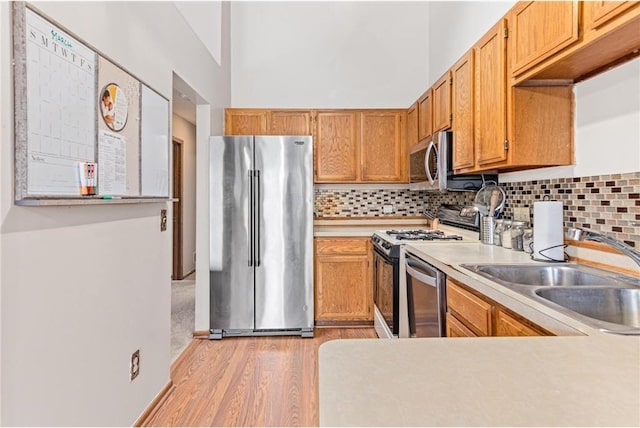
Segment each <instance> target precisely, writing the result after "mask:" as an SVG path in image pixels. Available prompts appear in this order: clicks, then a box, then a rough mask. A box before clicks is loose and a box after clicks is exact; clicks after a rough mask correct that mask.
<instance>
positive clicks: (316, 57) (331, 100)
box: [231, 1, 429, 108]
mask: <svg viewBox="0 0 640 428" xmlns="http://www.w3.org/2000/svg"><path fill="white" fill-rule="evenodd" d="M427 18H428V3H427V2H424V1H423V2H233V3H232V6H231V20H232V29H231V50H232V52H233V53H232V56H231V71H232V80H231V84H232V91H231V104H232V105H233V106H234V107H301V108H303V107H307V108H309V107H317V108H332V107H336V108H357V107H361V108H366V107H368V108H376V107H380V108H382V107H388V108H393V107H398V108H406V107H408V106H409V105H411V104H412V103H413V102H414V101H415V100H416V99H417V97H418V96H419V95H420V94H421V93H422V92H423V91H424V90H425V89H426V88H428V80H429V76H428V72H429V71H428V62H427V56H428V40H427V38H428V34H427V25H428V19H427Z"/></svg>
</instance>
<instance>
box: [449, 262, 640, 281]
mask: <svg viewBox="0 0 640 428" xmlns="http://www.w3.org/2000/svg"><path fill="white" fill-rule="evenodd" d="M462 267H464V268H466V269H469V270H471V271H473V272H475V273H477V274H479V275H481V276H484V277H485V278H489V279H491V280H493V281H496V282H499V283H501V284H503V285H516V286H536V287H538V286H556V287H558V286H560V287H563V286H589V285H617V286H625V285H629V284H628V283H629V282H631V283H632V284H633V282H634V278H632V277H629V278H627V283H625V281H624V279H623V278H622V276H621V275H618V274H616V273H614V272H608V271H605V270H602V269H596V268H591V267H589V266H584V265H579V264H575V263H568V264H562V265H560V264H557V263H556V264H554V263H546V264H540V265H537V264H536V265H531V264H526V265H522V264H513V265H462Z"/></svg>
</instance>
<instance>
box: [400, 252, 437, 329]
mask: <svg viewBox="0 0 640 428" xmlns="http://www.w3.org/2000/svg"><path fill="white" fill-rule="evenodd" d="M405 264H406V272H407V306H408V308H407V309H408V315H409V334H410V336H411V337H445V312H446V304H447V299H446V294H445V293H446V289H445V282H446V276H445V274H444V273H443V272H441V271H440V270H438V269H436V268H435V267H434V266H432V265H430V264H429V263H427V262H425V261H424V260H422V259H420V258H419V257H417V256H416V255H414V254H411V253H410V252H407V253H406V257H405Z"/></svg>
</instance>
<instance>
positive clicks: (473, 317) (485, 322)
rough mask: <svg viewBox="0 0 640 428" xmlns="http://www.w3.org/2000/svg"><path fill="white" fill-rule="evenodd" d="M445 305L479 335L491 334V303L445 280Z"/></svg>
mask: <svg viewBox="0 0 640 428" xmlns="http://www.w3.org/2000/svg"><path fill="white" fill-rule="evenodd" d="M447 307H448V309H449V310H450V311H451V312H452V313H454V314H455V315H456V317H457V318H459V319H460V320H461V321H464V323H465V324H467V326H468V327H469V328H471V329H472V330H473V331H475V333H477V334H478V335H479V336H491V312H492V308H493V307H492V305H491V304H490V303H487V302H485V301H484V300H482V299H480V298H479V297H477V296H475V295H473V294H471V293H470V292H468V291H467V290H464V289H463V288H462V287H460V286H458V285H457V284H455V283H454V282H453V281H451V280H448V281H447Z"/></svg>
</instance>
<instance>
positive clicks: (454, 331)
mask: <svg viewBox="0 0 640 428" xmlns="http://www.w3.org/2000/svg"><path fill="white" fill-rule="evenodd" d="M446 334H447V337H478V336H477V335H476V334H475V333H474V332H472V331H471V330H469V329H468V328H467V327H465V326H464V324H462V323H461V322H460V321H458V319H457V318H456V317H454V316H453V315H451V313H449V312H447V325H446Z"/></svg>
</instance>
